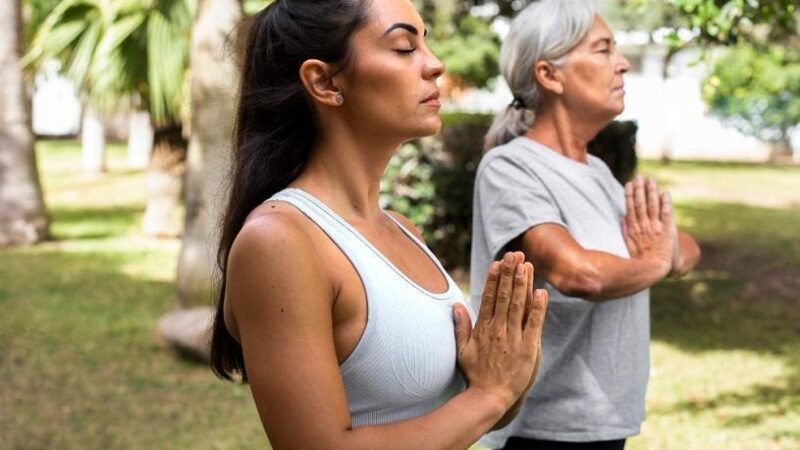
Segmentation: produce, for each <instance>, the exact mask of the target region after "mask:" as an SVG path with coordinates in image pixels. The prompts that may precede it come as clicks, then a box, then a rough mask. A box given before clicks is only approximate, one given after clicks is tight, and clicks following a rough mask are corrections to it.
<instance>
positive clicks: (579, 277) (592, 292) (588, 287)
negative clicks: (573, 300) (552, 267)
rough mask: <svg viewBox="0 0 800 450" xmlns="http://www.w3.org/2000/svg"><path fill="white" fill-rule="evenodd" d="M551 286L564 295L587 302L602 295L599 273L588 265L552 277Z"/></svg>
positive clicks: (591, 265) (601, 281)
mask: <svg viewBox="0 0 800 450" xmlns="http://www.w3.org/2000/svg"><path fill="white" fill-rule="evenodd" d="M551 284H552V285H553V287H555V288H556V289H557V290H558V291H559V292H561V293H562V294H564V295H567V296H570V297H578V298H583V299H586V300H589V301H593V300H595V299H596V298H597V297H599V296H600V295H601V294H602V293H603V279H602V278H601V276H600V271H599V270H597V269H596V268H595V267H594V265H593V264H589V263H587V264H583V265H581V266H580V267H576V268H572V269H571V270H569V271H565V272H564V273H562V274H560V276H555V277H553V281H552V283H551Z"/></svg>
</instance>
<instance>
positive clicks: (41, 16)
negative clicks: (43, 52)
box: [22, 0, 61, 48]
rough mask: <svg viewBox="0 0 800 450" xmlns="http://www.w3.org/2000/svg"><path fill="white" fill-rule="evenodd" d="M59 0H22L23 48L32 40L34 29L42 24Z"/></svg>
mask: <svg viewBox="0 0 800 450" xmlns="http://www.w3.org/2000/svg"><path fill="white" fill-rule="evenodd" d="M60 1H61V0H24V1H23V2H22V23H23V27H24V34H25V40H24V42H25V45H24V47H25V48H28V46H29V45H30V43H31V41H32V40H33V37H34V35H35V34H36V30H38V29H39V27H40V26H41V25H42V22H44V20H45V18H47V15H48V14H50V11H52V10H53V8H55V7H56V5H58V3H59V2H60Z"/></svg>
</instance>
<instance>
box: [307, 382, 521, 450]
mask: <svg viewBox="0 0 800 450" xmlns="http://www.w3.org/2000/svg"><path fill="white" fill-rule="evenodd" d="M503 403H504V402H502V401H499V400H497V399H495V398H493V397H492V396H490V395H488V394H487V393H484V392H482V391H479V390H476V389H467V390H465V391H464V392H462V393H460V394H458V395H456V396H455V397H453V398H452V399H451V400H449V401H447V402H446V403H444V404H443V405H442V406H440V407H439V408H437V409H435V410H434V411H432V412H430V413H428V414H426V415H424V416H421V417H417V418H415V419H410V420H406V421H402V422H396V423H393V424H387V425H378V426H368V427H360V428H355V429H352V430H349V431H348V432H347V433H346V435H344V436H342V437H341V440H340V441H339V443H338V444H337V445H335V446H331V448H336V449H338V448H342V449H364V450H368V449H376V448H380V449H386V450H393V449H397V450H406V449H409V448H413V449H418V450H434V449H435V450H445V449H447V450H464V449H466V448H469V447H470V446H471V445H472V444H474V443H475V442H477V440H478V439H479V438H480V437H481V436H482V435H483V434H485V433H486V432H488V431H489V430H490V429H491V428H492V426H493V425H494V424H496V423H497V422H498V420H499V419H500V418H501V417H502V416H503V413H504V412H505V409H506V408H507V407H508V405H507V404H505V405H504V404H503ZM321 448H322V447H321Z"/></svg>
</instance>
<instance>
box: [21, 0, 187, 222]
mask: <svg viewBox="0 0 800 450" xmlns="http://www.w3.org/2000/svg"><path fill="white" fill-rule="evenodd" d="M194 10H195V1H194V0H119V1H114V2H108V1H105V0H65V1H63V2H61V3H59V4H58V6H56V7H55V9H53V11H52V12H51V13H50V14H49V15H48V16H47V18H46V19H45V20H44V22H43V23H42V26H41V27H40V29H39V30H38V32H37V33H36V36H35V37H34V39H33V42H32V44H31V48H30V50H29V52H28V55H26V60H27V61H29V62H31V63H32V64H34V65H36V64H38V63H41V62H42V61H43V60H45V59H46V58H57V59H59V60H61V61H62V63H63V65H64V67H65V70H66V75H67V76H68V77H69V78H71V79H72V80H73V81H74V82H75V84H76V85H77V86H78V87H79V90H80V92H81V93H82V94H83V96H84V97H85V98H86V100H87V103H88V104H89V105H91V107H92V109H97V110H98V111H101V112H103V111H111V110H115V109H119V108H126V109H127V108H130V107H131V105H133V104H136V103H139V104H141V105H142V107H143V109H145V110H147V111H148V112H149V114H150V118H151V121H152V126H153V134H154V138H153V139H154V142H153V153H152V155H151V158H150V164H149V167H148V176H147V193H148V195H147V208H146V210H145V216H144V220H143V222H144V224H143V227H144V231H145V233H147V234H150V235H156V236H160V235H174V234H176V232H177V231H176V227H175V225H174V224H175V223H176V222H177V218H176V217H175V215H176V212H177V210H178V204H179V203H180V195H181V192H182V184H183V183H182V179H183V175H184V162H185V158H186V146H187V142H186V139H185V138H184V137H183V131H182V121H181V113H182V108H183V106H184V104H185V102H184V86H185V78H186V72H187V65H188V58H189V33H190V30H191V25H192V19H193V17H194Z"/></svg>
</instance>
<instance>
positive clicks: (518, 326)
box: [506, 264, 528, 338]
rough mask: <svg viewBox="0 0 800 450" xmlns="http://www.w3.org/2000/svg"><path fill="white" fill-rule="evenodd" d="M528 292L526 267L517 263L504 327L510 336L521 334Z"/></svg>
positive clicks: (514, 336)
mask: <svg viewBox="0 0 800 450" xmlns="http://www.w3.org/2000/svg"><path fill="white" fill-rule="evenodd" d="M527 293H528V268H527V267H526V266H525V264H518V265H517V269H516V272H515V274H514V290H513V291H512V292H511V302H510V303H509V305H508V323H507V324H506V327H507V329H508V334H509V336H511V337H512V338H519V336H521V335H522V317H523V316H524V315H525V297H527Z"/></svg>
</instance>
